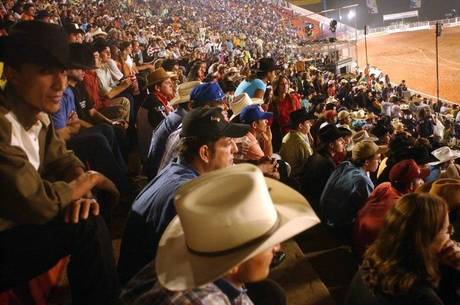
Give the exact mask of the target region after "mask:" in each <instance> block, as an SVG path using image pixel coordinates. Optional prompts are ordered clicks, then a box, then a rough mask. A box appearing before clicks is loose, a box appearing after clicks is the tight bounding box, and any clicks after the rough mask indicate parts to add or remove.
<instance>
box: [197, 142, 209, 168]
mask: <svg viewBox="0 0 460 305" xmlns="http://www.w3.org/2000/svg"><path fill="white" fill-rule="evenodd" d="M198 156H199V157H200V159H201V160H202V161H203V162H204V163H206V164H207V163H209V147H208V145H201V146H200V148H199V149H198Z"/></svg>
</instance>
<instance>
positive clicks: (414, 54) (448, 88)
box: [358, 27, 460, 104]
mask: <svg viewBox="0 0 460 305" xmlns="http://www.w3.org/2000/svg"><path fill="white" fill-rule="evenodd" d="M367 47H368V57H369V64H370V65H372V66H377V67H378V68H379V69H380V70H382V71H383V72H384V73H386V74H389V75H390V78H391V81H392V82H394V83H399V82H400V81H401V80H402V79H405V80H406V83H407V84H408V86H409V87H410V88H411V89H414V90H417V91H420V92H423V93H426V94H430V95H433V96H436V49H435V34H434V30H431V31H428V30H424V31H416V32H405V33H396V34H390V35H386V36H380V37H374V38H369V39H368V40H367ZM364 50H365V49H364V40H363V41H361V42H360V44H359V52H358V55H359V66H360V67H363V66H364V64H365V62H366V61H365V51H364ZM439 80H440V81H439V83H440V87H439V95H440V97H441V98H442V99H447V100H449V101H452V102H456V103H459V104H460V27H455V28H446V29H444V30H443V33H442V37H441V38H440V41H439Z"/></svg>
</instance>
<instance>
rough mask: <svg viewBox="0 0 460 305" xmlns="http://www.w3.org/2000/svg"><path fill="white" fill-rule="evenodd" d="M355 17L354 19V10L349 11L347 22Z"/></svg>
mask: <svg viewBox="0 0 460 305" xmlns="http://www.w3.org/2000/svg"><path fill="white" fill-rule="evenodd" d="M355 17H356V13H355V11H354V10H350V11H349V12H348V20H351V19H353V18H355Z"/></svg>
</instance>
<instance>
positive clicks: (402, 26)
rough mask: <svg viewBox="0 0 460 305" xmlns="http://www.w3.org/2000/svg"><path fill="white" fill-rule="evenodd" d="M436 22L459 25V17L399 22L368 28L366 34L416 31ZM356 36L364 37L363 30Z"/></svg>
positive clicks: (451, 25)
mask: <svg viewBox="0 0 460 305" xmlns="http://www.w3.org/2000/svg"><path fill="white" fill-rule="evenodd" d="M437 22H441V23H442V24H443V25H444V27H455V26H460V17H457V18H449V19H442V20H435V21H417V22H411V23H403V22H399V23H396V24H391V25H388V26H384V27H376V28H369V29H368V32H367V33H368V36H377V35H385V34H389V33H397V32H406V31H418V30H424V29H430V28H431V27H433V26H435V25H436V23H437ZM358 37H359V38H360V39H361V38H363V37H364V30H359V31H358Z"/></svg>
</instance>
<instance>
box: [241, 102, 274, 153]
mask: <svg viewBox="0 0 460 305" xmlns="http://www.w3.org/2000/svg"><path fill="white" fill-rule="evenodd" d="M271 118H273V113H271V112H265V111H263V110H262V108H260V106H259V105H257V104H254V105H249V106H246V107H244V109H243V110H242V111H241V113H240V121H241V122H242V123H245V124H248V125H249V126H250V128H249V132H248V133H247V134H246V135H245V136H244V137H242V138H240V139H238V140H237V141H236V143H237V145H238V146H239V147H241V150H240V153H239V154H238V155H237V156H236V159H237V160H239V161H240V162H241V161H259V160H261V159H262V158H264V157H266V158H269V159H270V158H271V157H272V155H273V150H272V132H271V130H270V126H268V120H270V119H271ZM259 140H260V142H259Z"/></svg>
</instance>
